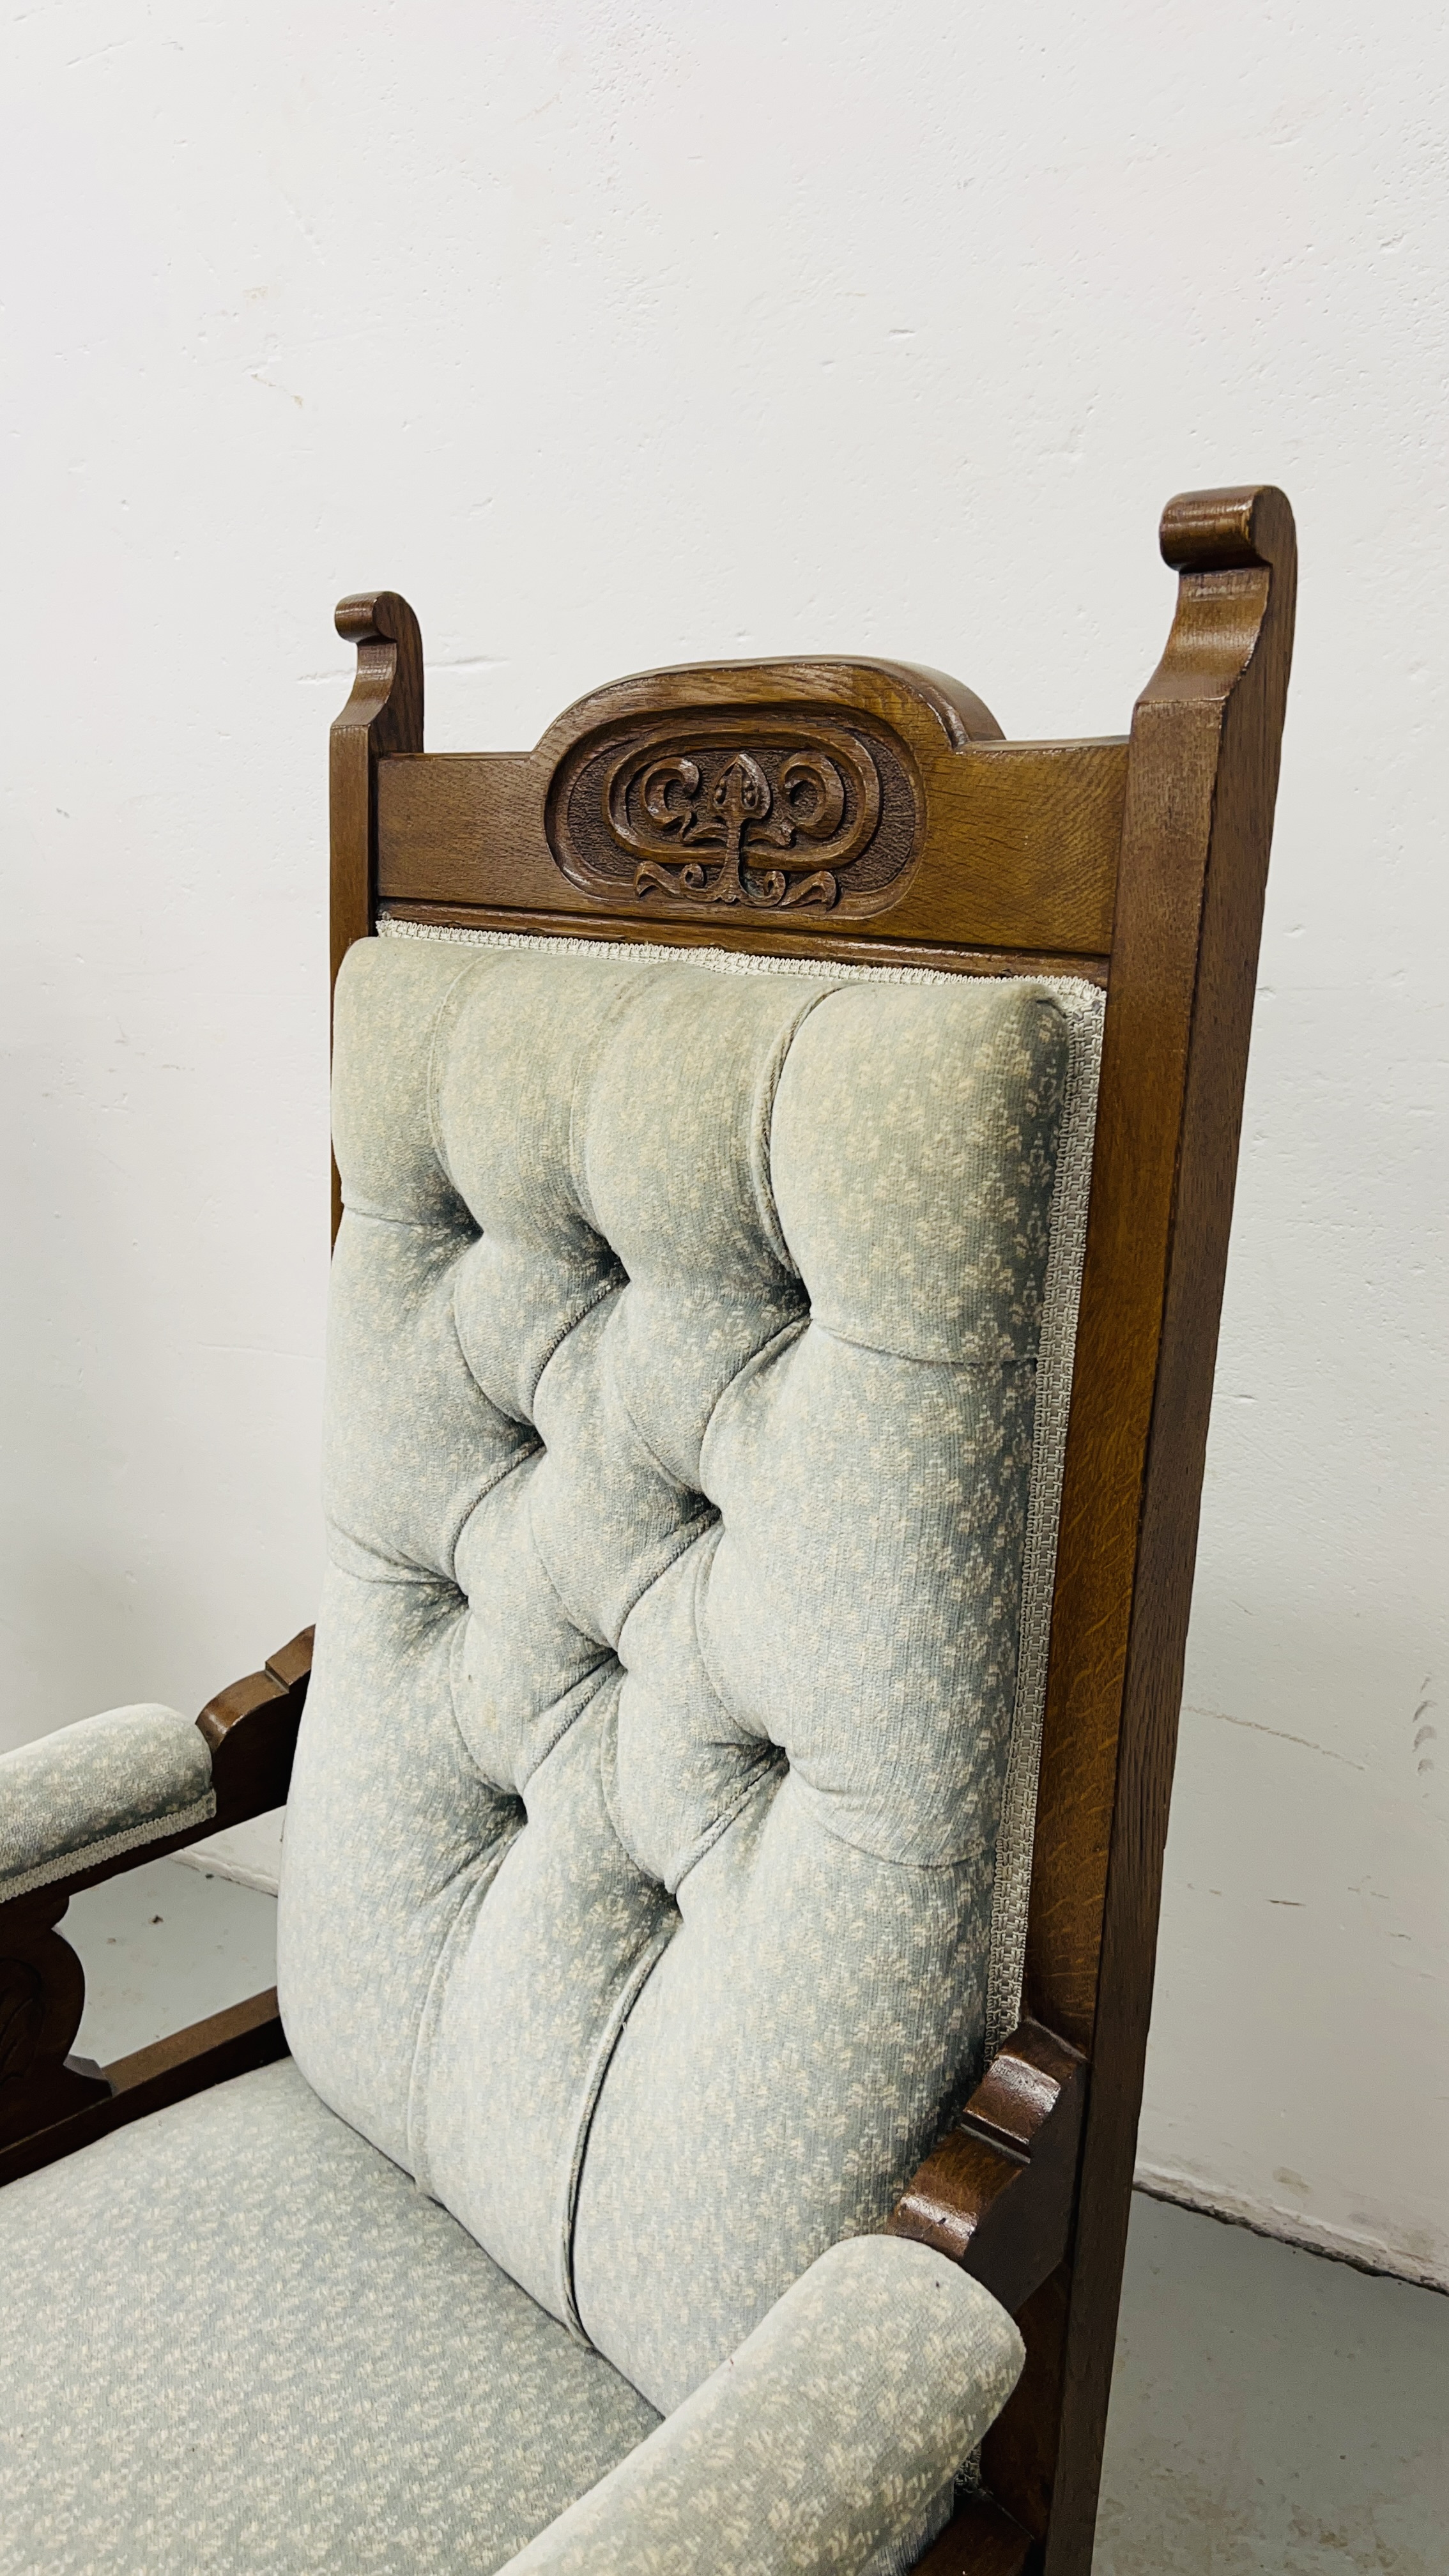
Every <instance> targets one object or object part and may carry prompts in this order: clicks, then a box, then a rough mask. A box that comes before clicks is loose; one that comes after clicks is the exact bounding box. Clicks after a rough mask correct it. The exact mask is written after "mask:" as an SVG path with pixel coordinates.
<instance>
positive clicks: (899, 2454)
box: [507, 2236, 1023, 2576]
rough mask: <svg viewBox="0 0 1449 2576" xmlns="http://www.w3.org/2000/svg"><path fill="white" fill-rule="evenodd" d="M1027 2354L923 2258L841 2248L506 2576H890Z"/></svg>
mask: <svg viewBox="0 0 1449 2576" xmlns="http://www.w3.org/2000/svg"><path fill="white" fill-rule="evenodd" d="M1022 2357H1023V2356H1022V2344H1021V2338H1020V2336H1019V2335H1018V2333H1017V2331H1016V2328H1015V2327H1014V2326H1013V2324H1012V2322H1011V2320H1010V2318H1009V2317H1008V2316H1007V2315H1006V2313H1005V2311H1004V2310H1003V2309H1002V2308H1000V2307H999V2306H998V2304H997V2302H996V2300H995V2299H993V2298H992V2297H991V2295H990V2293H989V2292H988V2291H986V2290H983V2289H982V2287H981V2285H980V2283H979V2282H977V2281H973V2280H970V2279H969V2278H968V2277H967V2275H966V2274H965V2273H964V2272H959V2271H958V2270H957V2269H956V2267H955V2265H954V2264H953V2263H948V2262H946V2261H945V2260H944V2259H943V2257H942V2256H940V2255H939V2254H932V2253H930V2252H928V2251H927V2249H926V2247H925V2246H924V2245H911V2244H908V2243H906V2241H905V2240H904V2239H903V2238H901V2237H892V2236H855V2237H851V2238H849V2239H848V2240H847V2241H846V2242H845V2243H844V2244H842V2245H833V2246H832V2247H831V2248H830V2250H829V2252H828V2253H825V2254H822V2255H821V2256H820V2258H819V2260H818V2262H815V2263H813V2264H812V2265H811V2267H810V2270H809V2271H808V2272H806V2273H804V2274H803V2275H802V2277H801V2278H800V2279H799V2280H798V2281H797V2282H796V2283H795V2284H794V2286H793V2288H791V2289H788V2290H787V2291H786V2292H785V2295H784V2297H783V2298H782V2299H779V2300H777V2301H776V2303H775V2305H774V2307H773V2308H772V2309H771V2310H770V2312H769V2315H768V2316H767V2317H766V2318H765V2320H764V2322H763V2324H761V2325H758V2326H756V2328H755V2331H754V2333H753V2334H752V2335H751V2336H750V2337H749V2338H748V2340H747V2341H746V2342H744V2343H743V2344H741V2346H740V2349H739V2351H738V2352H737V2353H735V2354H734V2355H733V2356H732V2357H731V2359H730V2360H728V2361H725V2362H721V2364H720V2367H719V2369H718V2370H716V2371H715V2372H714V2373H713V2374H712V2376H711V2377H710V2378H708V2379H707V2380H705V2382H704V2384H703V2386H702V2387H700V2388H697V2389H696V2390H695V2392H694V2395H693V2396H692V2397H686V2399H685V2401H684V2403H683V2405H682V2406H681V2407H679V2408H678V2410H677V2411H676V2413H674V2414H673V2415H670V2416H669V2417H667V2418H666V2420H665V2422H664V2423H663V2424H661V2425H660V2427H659V2429H658V2431H657V2432H654V2433H651V2434H650V2436H649V2438H648V2440H647V2441H646V2442H642V2443H641V2444H640V2445H639V2447H638V2449H637V2450H635V2451H631V2452H630V2454H629V2456H628V2458H627V2459H626V2460H623V2461H621V2463H620V2465H619V2466H618V2468H616V2469H611V2470H610V2472H609V2474H608V2476H607V2477H606V2478H605V2479H604V2480H603V2481H602V2483H601V2484H600V2485H598V2486H596V2487H595V2488H593V2489H592V2491H591V2492H590V2493H589V2494H588V2495H585V2496H582V2497H581V2498H580V2500H579V2502H578V2503H577V2504H575V2505H571V2506H570V2507H569V2509H568V2511H567V2512H566V2513H564V2514H562V2515H561V2516H560V2518H559V2519H558V2521H557V2522H554V2523H551V2524H550V2526H549V2528H548V2530H547V2531H545V2532H543V2533H542V2534H541V2535H540V2537H539V2538H538V2539H537V2540H535V2541H534V2542H532V2544H531V2545H530V2546H529V2547H528V2548H527V2549H525V2550H524V2551H523V2552H522V2553H521V2555H520V2556H519V2557H517V2558H513V2559H510V2561H509V2564H508V2569H507V2576H716V2571H718V2570H721V2569H728V2571H729V2576H776V2571H780V2576H783V2571H785V2570H787V2569H789V2570H800V2571H802V2576H810V2571H814V2570H817V2569H819V2570H825V2569H831V2568H846V2569H851V2570H869V2571H870V2576H887V2571H890V2576H894V2571H895V2570H897V2569H900V2568H906V2567H911V2566H914V2564H915V2561H916V2557H917V2555H918V2553H919V2552H920V2550H921V2548H922V2547H923V2546H924V2545H925V2544H926V2543H927V2542H928V2541H930V2540H933V2539H934V2538H935V2536H936V2534H937V2532H938V2531H939V2530H940V2528H941V2526H942V2524H943V2523H944V2521H945V2520H946V2518H947V2514H948V2512H949V2509H950V2505H951V2502H952V2488H953V2484H954V2478H955V2472H956V2468H957V2465H958V2463H959V2462H960V2461H961V2460H962V2459H964V2458H965V2457H966V2455H967V2454H968V2452H970V2451H972V2450H974V2449H975V2447H976V2444H977V2443H978V2442H979V2441H980V2439H981V2436H982V2434H983V2433H984V2432H985V2431H986V2430H987V2428H988V2426H989V2425H990V2424H991V2423H992V2421H993V2420H994V2418H995V2417H996V2416H997V2415H998V2414H999V2413H1000V2411H1001V2408H1002V2407H1003V2406H1004V2405H1005V2403H1006V2400H1007V2398H1008V2397H1009V2396H1010V2395H1011V2392H1012V2389H1013V2388H1014V2386H1015V2384H1016V2379H1017V2374H1018V2372H1019V2371H1020V2369H1021V2364H1022Z"/></svg>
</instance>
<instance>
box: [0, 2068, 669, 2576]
mask: <svg viewBox="0 0 1449 2576" xmlns="http://www.w3.org/2000/svg"><path fill="white" fill-rule="evenodd" d="M0 2282H3V2284H4V2290H3V2297H0V2570H3V2571H4V2576H62V2571H64V2576H81V2571H90V2570H102V2569H104V2570H112V2569H115V2570H125V2571H128V2576H132V2571H134V2576H141V2571H144V2576H171V2571H173V2570H174V2571H177V2576H182V2571H185V2572H186V2576H192V2571H195V2570H198V2569H217V2570H223V2569H224V2570H226V2571H228V2576H242V2571H244V2576H262V2571H267V2576H271V2571H273V2570H277V2571H291V2570H294V2569H296V2570H300V2569H314V2568H327V2569H329V2570H342V2569H345V2570H347V2571H348V2576H364V2571H367V2570H371V2569H379V2570H382V2569H386V2570H389V2571H398V2570H402V2569H406V2570H408V2571H409V2576H414V2571H416V2576H422V2571H425V2570H426V2571H429V2576H431V2571H433V2570H446V2571H452V2570H455V2569H456V2570H458V2571H460V2576H461V2571H463V2570H465V2569H466V2570H467V2571H468V2576H486V2572H487V2571H488V2570H490V2569H493V2568H496V2567H498V2566H500V2565H501V2564H502V2563H503V2562H504V2561H505V2560H507V2559H508V2558H510V2557H511V2556H512V2555H513V2553H514V2552H515V2551H516V2550H517V2549H519V2548H520V2547H521V2546H522V2545H523V2544H524V2542H525V2541H527V2540H528V2539H530V2538H531V2537H532V2535H533V2534H534V2533H535V2532H538V2531H540V2530H542V2529H543V2528H544V2526H545V2525H546V2524H548V2523H549V2522H550V2521H551V2520H552V2519H553V2517H554V2516H555V2515H556V2514H557V2513H559V2512H560V2511H561V2510H562V2509H563V2508H564V2507H565V2506H566V2505H568V2504H570V2503H571V2502H572V2501H573V2500H574V2498H575V2497H577V2496H579V2495H581V2494H583V2493H584V2492H585V2491H586V2490H587V2489H588V2488H589V2487H591V2486H592V2485H593V2484H594V2483H595V2481H596V2480H597V2479H599V2478H600V2477H602V2476H603V2475H604V2474H605V2472H606V2471H608V2470H609V2469H611V2468H612V2467H613V2466H614V2465H615V2463H616V2462H617V2461H619V2460H621V2459H622V2458H623V2457H624V2456H625V2454H626V2453H627V2452H628V2451H630V2450H631V2449H632V2448H633V2447H634V2445H635V2444H636V2443H637V2442H639V2441H641V2440H643V2439H644V2437H645V2436H646V2435H647V2434H648V2433H649V2432H650V2431H652V2429H653V2427H654V2426H655V2425H656V2424H657V2422H658V2420H659V2419H658V2417H657V2415H656V2414H655V2412H654V2409H653V2408H652V2407H651V2406H649V2405H647V2404H646V2403H645V2401H644V2399H643V2398H642V2397H640V2396H638V2395H637V2394H636V2392H635V2391H634V2390H633V2389H632V2388H631V2387H630V2386H629V2385H628V2383H627V2382H626V2381H625V2380H623V2379H621V2378H620V2377H619V2375H618V2373H617V2372H616V2371H615V2370H613V2369H612V2368H611V2367H610V2365H609V2364H608V2362H606V2361H604V2360H602V2359H601V2358H600V2357H599V2356H598V2355H597V2354H596V2353H592V2352H589V2351H586V2350H585V2349H584V2348H583V2347H582V2346H581V2345H580V2344H579V2343H577V2342H576V2341H574V2339H573V2338H572V2337H571V2336H570V2335H569V2334H568V2333H567V2332H566V2331H565V2329H564V2328H563V2327H562V2326H560V2325H557V2324H556V2323H555V2322H554V2320H553V2319H552V2318H551V2317H548V2316H545V2314H544V2312H543V2310H542V2309H541V2308H539V2307H537V2306H536V2305H535V2303H534V2301H533V2300H532V2299H530V2298H529V2297H528V2296H527V2294H526V2293H525V2292H524V2291H522V2290H520V2289H518V2288H517V2287H516V2286H515V2284H514V2283H513V2282H512V2281H510V2280H509V2279H508V2278H507V2276H506V2275H505V2274H504V2273H503V2272H501V2271H499V2269H498V2267H497V2265H496V2264H494V2263H493V2262H492V2261H491V2260H490V2259H489V2257H488V2256H487V2255H486V2254H485V2253H484V2252H483V2251H482V2250H481V2248H480V2247H479V2246H478V2245H477V2244H476V2243H475V2242H474V2240H473V2239H472V2237H471V2236H469V2235H467V2234H466V2233H465V2231H464V2230H463V2229H462V2228H461V2227H460V2226H459V2225H458V2224H457V2222H456V2220H454V2219H452V2218H450V2217H449V2216H448V2214H447V2213H446V2211H444V2210H443V2209H440V2208H439V2207H438V2206H437V2204H436V2203H435V2202H433V2201H430V2200H427V2199H426V2198H424V2196H423V2195H422V2194H421V2193H420V2192H418V2191H417V2190H416V2189H415V2187H414V2186H413V2184H412V2183H411V2182H410V2181H409V2180H408V2178H407V2176H406V2175H405V2174H402V2173H400V2172H399V2171H398V2169H397V2167H396V2166H395V2165H393V2164H390V2163H389V2162H388V2160H387V2158H386V2157H385V2156H382V2155H380V2154H379V2153H378V2152H377V2150H376V2149H375V2148H374V2147H371V2146H369V2145H368V2144H367V2142H366V2141H365V2140H364V2139H362V2138H360V2137H358V2136H357V2134H356V2133H355V2131H353V2130H352V2129H349V2128H348V2127H346V2126H345V2124H344V2123H343V2122H342V2121H341V2120H339V2119H337V2118H336V2117H335V2116H334V2114H333V2113H332V2112H330V2111H329V2110H327V2109H326V2108H325V2107H324V2105H323V2104H322V2103H321V2102H320V2101H319V2100H318V2098H317V2096H316V2094H315V2093H313V2092H312V2091H311V2089H310V2088H309V2086H308V2085H307V2084H306V2083H305V2082H304V2080H303V2078H302V2076H301V2075H300V2074H299V2072H298V2070H297V2068H296V2066H295V2065H294V2064H293V2063H292V2062H291V2061H290V2060H286V2061H284V2062H283V2063H282V2064H280V2065H277V2066H269V2067H266V2068H263V2069H262V2070H261V2071H260V2072H259V2073H257V2074H254V2075H244V2076H241V2077H239V2078H238V2079H237V2080H236V2081H235V2082H234V2083H231V2084H224V2085H220V2086H218V2087H217V2089H216V2090H215V2091H214V2092H210V2093H205V2094H202V2095H200V2096H199V2097H198V2098H197V2099H196V2100H194V2101H191V2102H186V2103H182V2104H180V2105H178V2106H177V2107H176V2108H175V2109H174V2110H171V2111H164V2112H161V2113H158V2114H157V2115H155V2116H154V2117H152V2118H151V2119H148V2120H143V2121H138V2122H137V2123H136V2125H135V2126H134V2127H133V2128H129V2129H123V2130H120V2131H118V2132H117V2133H116V2134H115V2135H114V2136H112V2137H110V2138H106V2139H104V2140H102V2141H101V2142H100V2143H99V2144H98V2145H96V2146H93V2147H90V2148H87V2149H85V2150H84V2151H83V2152H82V2153H81V2154H79V2155H75V2156H71V2157H68V2158H66V2159H65V2160H64V2161H63V2162H61V2163H60V2164H58V2165H53V2166H50V2167H49V2168H47V2169H46V2170H45V2171H44V2172H42V2173H38V2174H35V2175H32V2176H30V2177H29V2178H27V2179H26V2180H24V2181H21V2182H16V2183H12V2184H11V2185H10V2186H9V2187H8V2188H7V2189H6V2190H5V2191H4V2192H3V2193H0Z"/></svg>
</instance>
